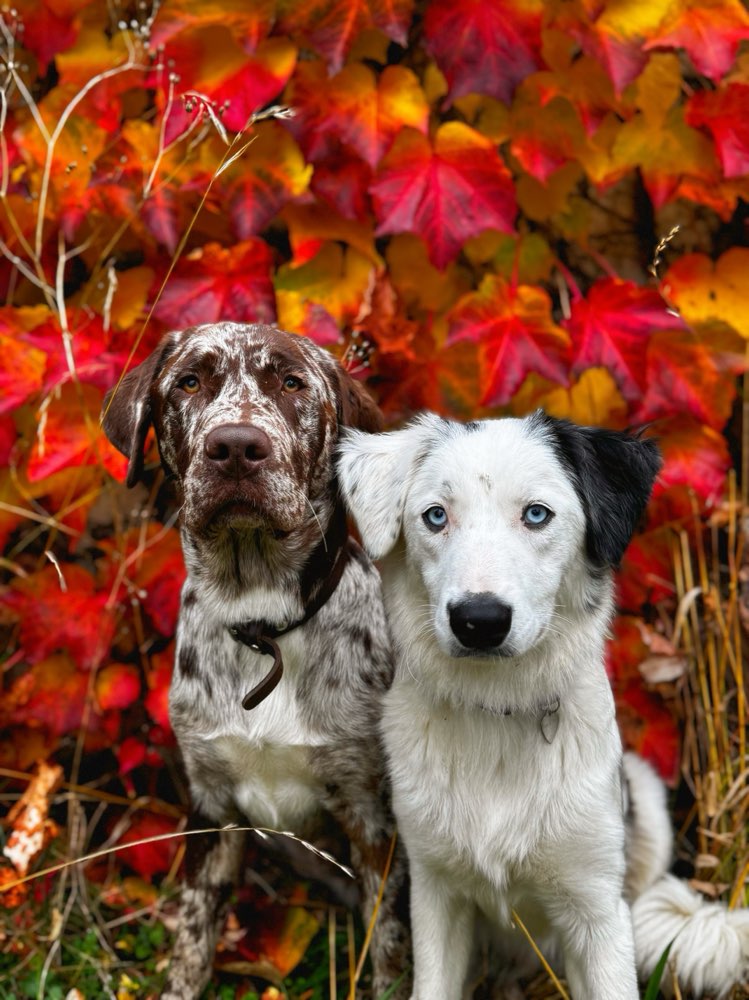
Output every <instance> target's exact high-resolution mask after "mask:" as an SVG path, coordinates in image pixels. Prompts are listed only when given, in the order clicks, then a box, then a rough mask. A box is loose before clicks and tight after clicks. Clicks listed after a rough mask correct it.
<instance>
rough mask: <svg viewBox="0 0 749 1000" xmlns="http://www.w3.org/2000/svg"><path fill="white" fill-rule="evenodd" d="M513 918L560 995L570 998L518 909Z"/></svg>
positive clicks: (563, 997)
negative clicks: (519, 914)
mask: <svg viewBox="0 0 749 1000" xmlns="http://www.w3.org/2000/svg"><path fill="white" fill-rule="evenodd" d="M512 919H513V922H514V923H516V924H517V925H518V927H519V928H520V930H521V931H522V932H523V934H524V935H525V937H526V938H527V940H528V944H529V945H530V946H531V948H532V949H533V951H534V952H535V954H536V957H537V958H538V960H539V961H540V962H541V965H543V967H544V970H545V972H546V975H547V976H548V977H549V979H550V980H551V981H552V983H553V984H554V986H555V987H556V989H557V990H558V991H559V995H560V997H562V1000H570V997H569V994H568V993H567V990H565V988H564V986H562V984H561V983H560V982H559V979H558V978H557V976H556V975H555V974H554V970H553V969H552V967H551V966H550V965H549V963H548V962H547V961H546V959H545V958H544V955H543V953H542V951H541V949H540V948H539V947H538V945H537V944H536V942H535V941H534V940H533V936H532V934H531V933H530V931H529V930H528V928H527V927H526V926H525V924H524V923H523V921H522V920H521V919H520V917H519V916H518V913H517V910H513V911H512Z"/></svg>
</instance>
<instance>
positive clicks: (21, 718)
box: [0, 653, 88, 736]
mask: <svg viewBox="0 0 749 1000" xmlns="http://www.w3.org/2000/svg"><path fill="white" fill-rule="evenodd" d="M87 691H88V677H87V675H86V674H85V673H83V672H82V671H80V670H77V669H76V666H75V664H74V663H73V661H72V660H71V659H70V658H69V657H68V656H67V655H66V654H64V653H59V654H57V655H55V656H50V657H49V658H48V659H46V660H42V662H41V663H37V664H35V665H34V666H33V667H32V668H31V669H30V670H29V671H28V672H27V673H26V674H24V675H23V676H21V677H19V678H18V679H17V680H16V681H14V683H13V684H12V685H11V687H10V690H9V691H8V692H7V695H6V698H7V704H4V705H3V706H2V709H0V718H3V721H4V724H5V725H14V726H15V725H24V726H28V727H29V728H31V729H37V728H44V729H46V730H47V731H48V732H49V733H50V734H52V735H53V736H64V735H65V734H66V733H70V732H73V731H74V730H75V729H77V728H78V727H79V726H80V724H81V719H82V718H83V712H84V709H85V706H86V692H87Z"/></svg>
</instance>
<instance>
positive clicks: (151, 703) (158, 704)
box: [145, 643, 174, 733]
mask: <svg viewBox="0 0 749 1000" xmlns="http://www.w3.org/2000/svg"><path fill="white" fill-rule="evenodd" d="M150 661H151V662H150V668H149V670H148V671H147V674H146V684H147V685H148V694H147V695H146V697H145V706H146V710H147V712H148V714H149V715H150V716H151V718H152V719H153V721H154V722H155V723H156V725H157V726H160V727H161V729H163V730H164V731H165V732H167V733H169V732H171V725H170V722H169V683H170V681H171V679H172V668H173V665H174V644H173V643H172V644H170V645H169V646H168V647H167V648H166V649H164V650H162V651H161V652H160V653H154V654H153V656H151V658H150Z"/></svg>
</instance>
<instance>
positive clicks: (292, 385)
mask: <svg viewBox="0 0 749 1000" xmlns="http://www.w3.org/2000/svg"><path fill="white" fill-rule="evenodd" d="M283 387H284V391H285V392H299V390H300V389H301V388H302V380H301V379H299V378H297V377H296V375H287V376H286V378H285V379H284V380H283Z"/></svg>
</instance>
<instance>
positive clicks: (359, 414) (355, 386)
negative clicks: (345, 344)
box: [336, 368, 383, 434]
mask: <svg viewBox="0 0 749 1000" xmlns="http://www.w3.org/2000/svg"><path fill="white" fill-rule="evenodd" d="M336 375H337V377H338V392H339V396H338V398H339V400H340V403H339V404H338V422H339V424H340V425H341V426H342V427H355V428H356V429H357V430H360V431H368V432H369V433H370V434H373V433H374V432H375V431H381V430H382V428H383V420H382V414H381V413H380V408H379V407H378V405H377V403H375V401H374V400H373V399H372V397H371V396H370V395H369V393H368V392H367V390H366V389H365V388H364V386H363V385H362V383H361V382H357V381H356V379H353V378H352V377H351V376H350V375H349V373H348V372H347V371H344V369H343V368H338V369H337V371H336Z"/></svg>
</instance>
